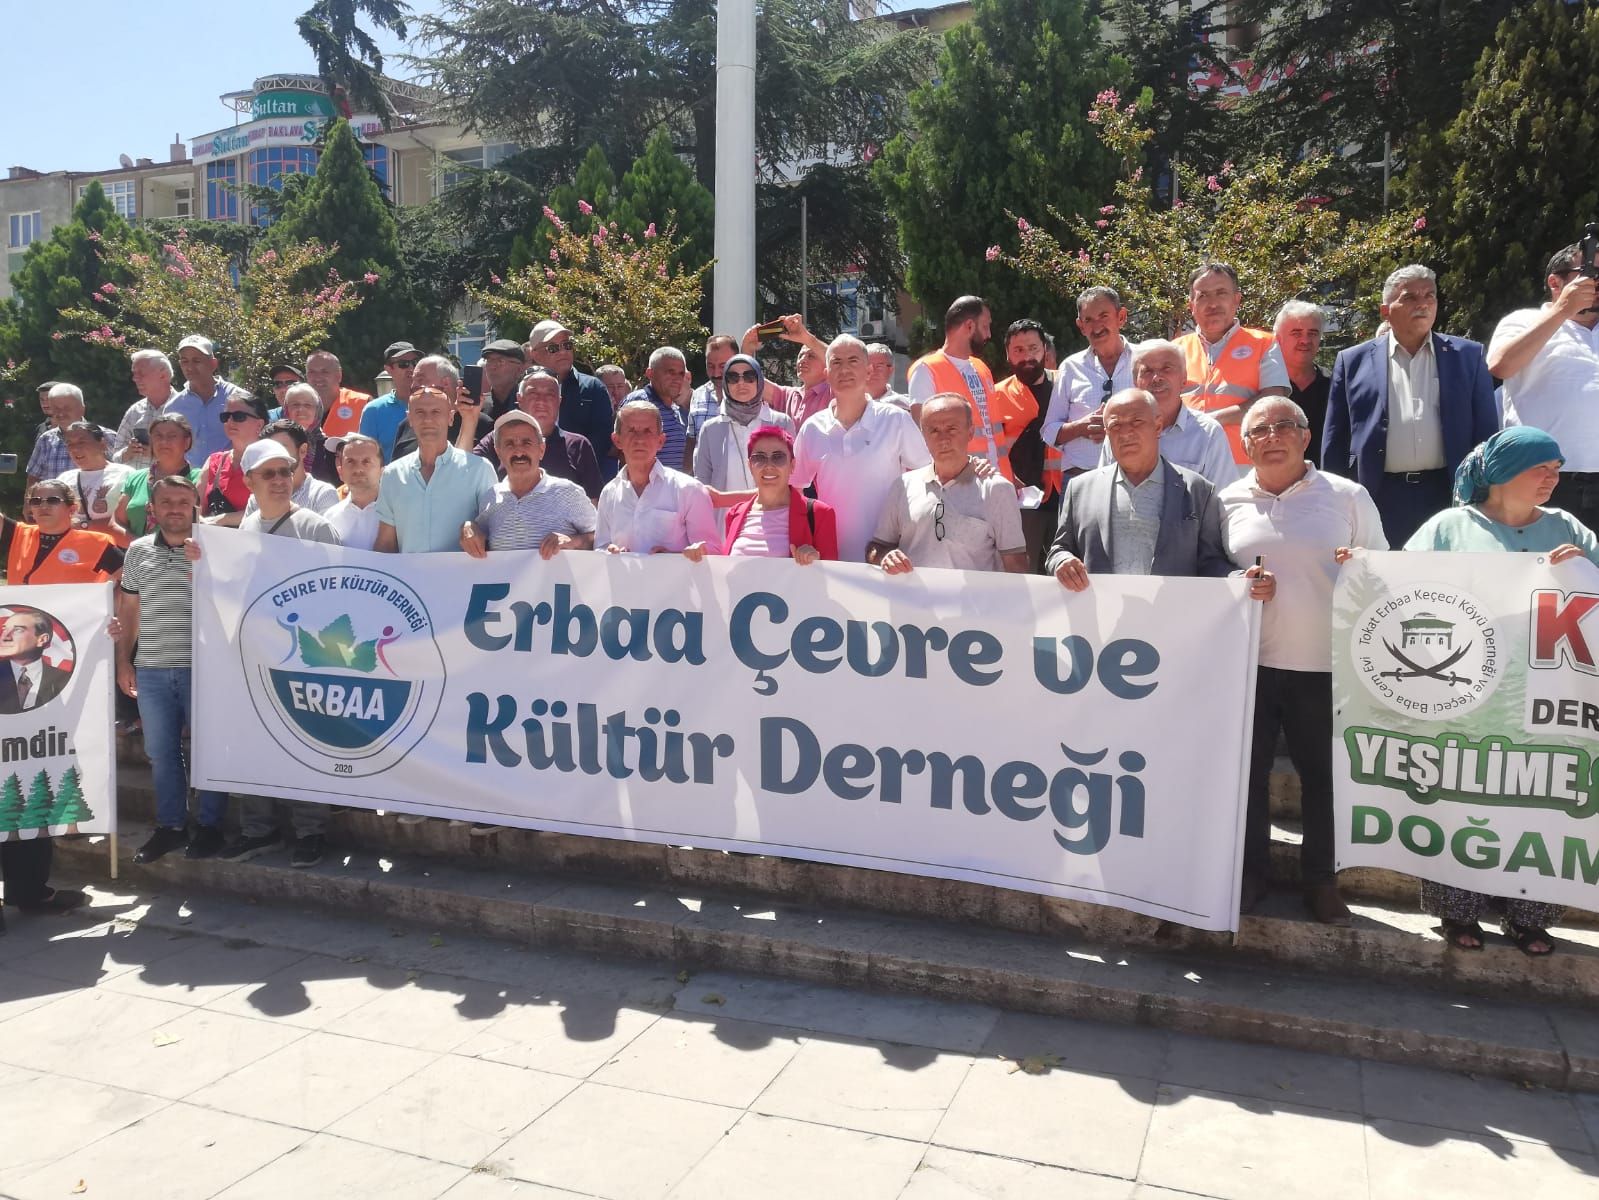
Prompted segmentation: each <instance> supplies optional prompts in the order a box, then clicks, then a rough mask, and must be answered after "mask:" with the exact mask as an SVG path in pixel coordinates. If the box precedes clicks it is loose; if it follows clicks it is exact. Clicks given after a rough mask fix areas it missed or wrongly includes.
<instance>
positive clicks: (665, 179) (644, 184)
mask: <svg viewBox="0 0 1599 1200" xmlns="http://www.w3.org/2000/svg"><path fill="white" fill-rule="evenodd" d="M584 199H589V198H588V197H584ZM591 203H592V201H591ZM715 208H716V202H715V200H714V199H713V198H712V197H711V193H710V192H709V191H708V190H707V189H706V188H705V187H704V186H703V185H701V183H700V182H699V180H697V179H695V178H694V172H693V171H691V170H689V168H688V166H687V164H685V163H684V162H683V160H682V159H681V158H679V157H678V156H677V151H676V150H675V149H673V147H672V139H671V138H670V137H669V136H668V135H667V132H666V130H665V129H657V130H656V131H655V132H654V133H653V134H651V135H650V140H649V144H648V145H646V146H645V148H644V153H643V154H641V155H640V156H639V157H638V158H636V159H635V160H634V161H633V165H632V166H631V167H629V168H628V170H627V173H626V174H625V175H623V176H622V184H621V187H620V188H618V189H617V199H616V212H615V214H614V215H615V220H616V223H617V225H619V226H620V227H621V229H622V232H623V233H630V234H632V235H633V236H634V237H635V238H640V237H643V236H644V230H645V229H646V228H647V227H648V226H650V225H654V226H656V227H657V228H659V229H665V228H666V227H667V226H668V225H670V226H672V227H674V228H675V229H676V230H677V253H678V256H679V257H678V259H677V261H676V262H674V263H673V265H674V266H677V265H682V266H686V267H688V268H689V269H691V270H692V269H694V268H695V267H702V266H704V265H705V264H706V263H708V262H710V261H711V255H712V253H713V249H712V246H713V240H714V236H715V229H714V226H715ZM602 211H603V210H601V209H599V208H598V206H596V212H602Z"/></svg>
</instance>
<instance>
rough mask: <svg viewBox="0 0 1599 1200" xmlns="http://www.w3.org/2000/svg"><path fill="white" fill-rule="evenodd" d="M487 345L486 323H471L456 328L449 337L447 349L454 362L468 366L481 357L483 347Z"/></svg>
mask: <svg viewBox="0 0 1599 1200" xmlns="http://www.w3.org/2000/svg"><path fill="white" fill-rule="evenodd" d="M488 344H489V325H488V322H487V321H472V322H470V323H468V324H466V325H458V326H456V329H455V332H454V333H452V334H451V335H450V344H449V347H448V349H449V352H450V353H451V354H453V355H455V361H456V362H458V363H460V364H461V365H462V366H470V365H471V364H472V363H475V362H477V360H478V359H480V358H482V357H483V347H484V346H487V345H488Z"/></svg>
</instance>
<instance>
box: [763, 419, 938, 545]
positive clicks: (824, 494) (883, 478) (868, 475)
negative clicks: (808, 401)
mask: <svg viewBox="0 0 1599 1200" xmlns="http://www.w3.org/2000/svg"><path fill="white" fill-rule="evenodd" d="M932 461H933V457H932V455H930V454H928V452H927V443H926V442H924V441H923V440H922V431H921V430H920V429H918V428H916V422H915V421H913V420H912V419H911V415H910V413H908V412H906V411H905V410H904V409H903V408H896V407H895V406H894V405H892V404H884V403H883V402H882V401H881V400H870V401H868V402H867V404H866V411H865V412H863V413H862V414H861V418H860V420H858V421H856V422H855V424H853V425H849V426H846V425H845V424H844V423H843V422H842V421H840V420H839V419H838V411H837V407H836V403H830V404H828V406H827V407H826V408H824V409H822V410H821V411H820V412H817V413H814V414H812V415H811V417H810V419H809V420H807V421H806V422H805V424H803V425H801V426H800V431H799V435H798V436H797V437H796V438H795V439H794V474H793V475H792V476H791V477H790V479H789V483H790V484H792V485H793V486H794V487H797V488H804V487H806V486H808V485H809V484H811V483H815V484H816V498H817V499H818V500H820V501H821V502H822V503H823V504H829V505H831V506H832V508H833V512H834V513H835V514H836V516H837V519H838V557H839V561H840V562H856V563H858V562H865V561H866V546H867V543H869V542H870V541H871V540H872V533H873V532H874V531H875V530H876V529H877V518H878V516H879V515H880V514H881V513H882V511H883V505H884V503H885V502H886V501H887V500H888V494H889V492H890V491H891V490H892V489H893V487H894V484H895V483H896V482H898V480H899V477H900V476H901V475H903V474H904V473H905V472H906V471H910V470H914V469H915V468H916V467H925V466H927V465H928V464H929V463H931V462H932Z"/></svg>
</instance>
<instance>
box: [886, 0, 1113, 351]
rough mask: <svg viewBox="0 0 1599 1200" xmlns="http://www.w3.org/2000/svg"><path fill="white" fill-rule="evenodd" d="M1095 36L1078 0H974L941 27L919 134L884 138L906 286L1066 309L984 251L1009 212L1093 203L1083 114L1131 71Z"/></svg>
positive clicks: (1057, 315) (1051, 319)
mask: <svg viewBox="0 0 1599 1200" xmlns="http://www.w3.org/2000/svg"><path fill="white" fill-rule="evenodd" d="M1125 70H1126V66H1125V64H1123V63H1115V62H1112V61H1111V59H1110V58H1109V57H1108V56H1107V54H1106V52H1105V50H1104V49H1103V48H1102V46H1101V43H1100V37H1099V23H1098V21H1097V19H1096V18H1094V17H1093V16H1091V15H1090V14H1089V11H1088V8H1087V6H1086V4H1085V3H1084V0H977V3H976V9H975V12H974V15H973V18H972V20H971V21H969V22H967V23H965V24H962V25H958V26H956V27H955V28H953V29H951V30H950V31H949V32H948V33H947V34H946V35H945V39H944V49H943V52H942V53H941V54H940V56H939V60H938V66H937V69H936V72H935V76H936V79H935V81H934V82H929V83H924V84H923V85H922V86H921V87H919V88H918V89H917V90H916V91H915V92H914V93H912V95H911V99H910V107H911V112H912V114H913V116H914V119H915V125H916V133H915V135H914V136H912V135H910V134H901V135H900V136H898V137H896V138H894V140H893V141H891V142H889V144H888V146H887V149H886V151H885V153H884V154H883V157H882V158H881V159H880V160H879V161H878V162H877V163H876V164H874V167H875V169H874V178H875V179H876V181H877V183H878V185H879V186H880V187H881V188H882V190H883V193H884V195H885V197H886V199H887V204H888V208H889V211H890V212H891V213H892V214H893V216H894V218H895V220H896V221H897V222H898V224H899V232H900V244H901V246H902V248H903V249H904V252H905V257H906V260H907V264H908V267H907V274H906V278H907V281H908V283H909V286H910V290H911V293H912V294H913V295H914V296H915V297H916V298H917V299H918V300H919V301H921V303H922V304H923V305H924V306H925V307H926V308H928V309H929V310H930V311H934V312H942V311H943V309H944V308H945V307H946V306H947V305H948V304H949V302H950V301H951V300H953V299H954V298H955V297H956V296H958V295H961V294H963V293H967V292H975V293H978V294H980V295H982V296H985V297H987V298H988V299H989V301H990V302H991V303H992V304H993V305H994V309H995V320H996V322H999V323H1003V322H1008V321H1010V320H1013V319H1014V318H1016V317H1022V316H1034V317H1039V318H1042V319H1044V320H1045V321H1046V323H1047V324H1050V325H1053V326H1054V327H1055V328H1058V329H1060V328H1066V329H1069V328H1070V319H1071V316H1072V315H1073V314H1072V313H1071V312H1070V311H1069V308H1068V307H1067V306H1065V305H1063V304H1062V303H1061V302H1060V299H1059V296H1058V294H1057V293H1056V292H1054V291H1053V290H1052V289H1051V288H1050V287H1048V286H1047V284H1045V283H1044V282H1042V281H1035V280H1033V279H1030V278H1025V277H1018V276H1017V275H1016V274H1015V273H1014V272H1012V271H1010V270H1008V269H1007V268H1005V267H1004V266H1003V265H999V264H994V263H990V262H987V261H985V259H984V257H983V251H984V248H985V247H987V246H988V245H990V244H991V243H993V242H995V241H998V240H999V239H1000V237H1001V236H1003V234H1004V230H1005V229H1006V227H1007V225H1010V226H1012V227H1013V226H1014V218H1008V217H1007V216H1006V213H1007V211H1020V210H1036V209H1038V208H1040V207H1042V205H1043V203H1045V202H1052V203H1053V204H1054V206H1055V207H1056V208H1058V209H1059V210H1060V211H1061V212H1063V213H1066V214H1077V213H1082V212H1087V211H1089V210H1090V209H1091V208H1092V207H1093V206H1094V205H1095V204H1096V203H1098V197H1099V195H1100V194H1101V190H1102V188H1103V187H1105V186H1107V185H1108V183H1109V181H1110V178H1111V161H1110V158H1109V156H1108V155H1107V154H1106V153H1105V151H1104V149H1103V147H1101V146H1100V145H1099V144H1098V142H1097V141H1096V140H1095V138H1094V137H1093V135H1092V131H1091V130H1090V128H1089V127H1088V125H1087V124H1086V122H1085V120H1084V114H1085V112H1086V111H1087V109H1088V104H1089V102H1090V101H1091V100H1092V99H1093V97H1094V95H1095V94H1096V93H1098V92H1099V91H1101V90H1102V89H1104V88H1106V87H1107V86H1109V85H1110V83H1111V81H1112V80H1114V79H1115V78H1117V77H1118V76H1119V75H1120V74H1123V73H1125Z"/></svg>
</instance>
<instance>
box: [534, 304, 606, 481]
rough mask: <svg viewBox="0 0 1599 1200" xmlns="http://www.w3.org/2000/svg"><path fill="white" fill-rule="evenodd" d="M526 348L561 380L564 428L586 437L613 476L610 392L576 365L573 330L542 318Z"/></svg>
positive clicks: (541, 364) (604, 476)
mask: <svg viewBox="0 0 1599 1200" xmlns="http://www.w3.org/2000/svg"><path fill="white" fill-rule="evenodd" d="M527 348H528V354H529V356H530V357H531V358H532V360H533V362H534V363H535V364H537V365H538V366H541V367H543V368H544V369H545V370H546V371H548V372H549V373H550V374H551V375H554V376H555V377H556V378H557V379H559V380H560V381H561V422H560V424H561V428H562V429H564V430H566V431H567V432H568V433H575V434H578V435H580V436H582V437H585V438H587V439H588V441H589V445H591V446H593V447H594V453H595V454H597V455H598V456H599V460H600V475H601V476H602V477H603V478H605V479H609V478H611V476H613V475H615V474H616V466H617V460H616V454H615V446H614V444H613V443H612V441H611V422H612V421H613V420H614V419H615V414H614V409H613V407H612V404H611V393H610V390H609V389H607V388H606V386H605V384H604V383H603V382H602V381H601V380H599V379H596V378H595V377H594V376H592V375H585V374H583V372H582V371H579V370H578V369H577V368H576V367H575V366H574V365H573V359H572V331H571V330H570V329H568V328H567V327H566V326H565V325H562V324H561V323H560V322H559V321H540V322H539V323H538V324H537V325H535V326H533V332H532V333H530V334H528V338H527Z"/></svg>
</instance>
